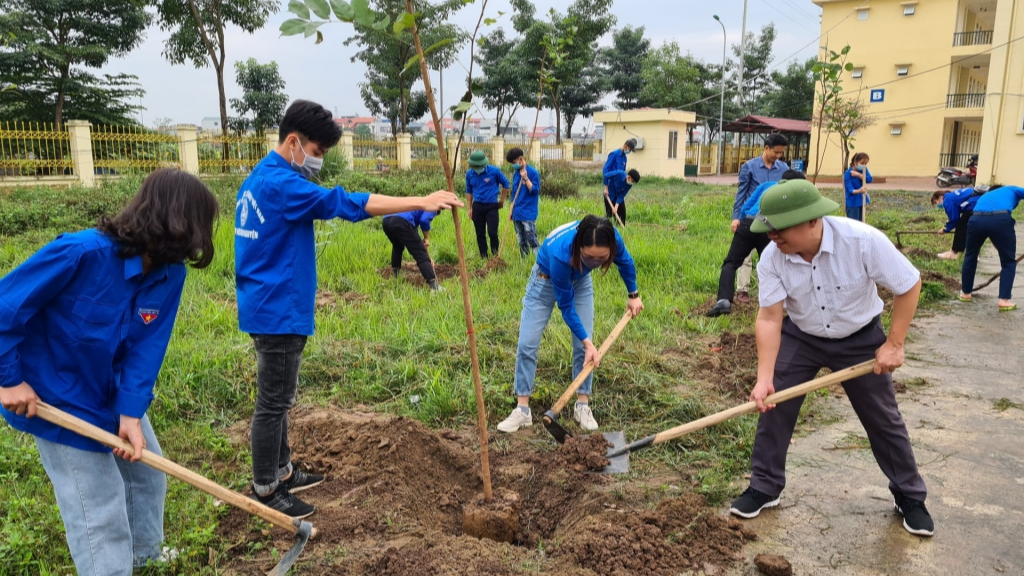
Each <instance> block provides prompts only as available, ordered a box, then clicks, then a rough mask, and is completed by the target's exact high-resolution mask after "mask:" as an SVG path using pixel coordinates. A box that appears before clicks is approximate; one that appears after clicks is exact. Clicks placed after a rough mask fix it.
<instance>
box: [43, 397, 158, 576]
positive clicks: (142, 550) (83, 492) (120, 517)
mask: <svg viewBox="0 0 1024 576" xmlns="http://www.w3.org/2000/svg"><path fill="white" fill-rule="evenodd" d="M142 433H143V435H144V436H145V438H146V449H147V450H149V451H150V452H152V453H154V454H158V455H161V454H162V452H161V451H160V444H159V442H157V439H156V435H155V434H153V427H152V426H151V425H150V423H149V418H148V417H143V419H142ZM35 440H36V447H37V448H38V449H39V456H40V458H41V459H42V461H43V468H44V469H46V475H47V476H49V477H50V482H51V483H53V492H54V494H55V495H56V497H57V507H58V508H59V509H60V517H61V519H62V520H63V521H64V532H65V535H66V537H67V541H68V547H69V548H70V549H71V558H72V559H73V560H74V561H75V569H76V570H77V571H78V574H79V576H131V573H132V568H133V567H135V566H145V565H146V562H147V561H148V560H155V559H157V558H159V557H160V548H161V547H160V544H161V542H163V539H164V496H165V495H166V493H167V477H166V476H164V473H163V472H160V471H158V470H156V469H154V468H150V467H149V466H147V465H145V464H143V463H142V462H134V463H133V462H128V461H127V460H123V459H121V458H118V457H116V456H114V455H113V454H111V453H109V452H90V451H88V450H80V449H78V448H72V447H70V446H65V445H64V444H57V443H54V442H50V441H48V440H43V439H42V438H39V437H36V439H35Z"/></svg>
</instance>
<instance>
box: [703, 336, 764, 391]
mask: <svg viewBox="0 0 1024 576" xmlns="http://www.w3.org/2000/svg"><path fill="white" fill-rule="evenodd" d="M697 369H698V371H699V372H700V373H701V377H702V379H703V380H706V381H707V382H710V383H713V384H715V385H716V386H718V389H719V391H720V392H722V393H724V394H726V395H728V396H730V397H732V398H736V399H739V400H746V399H748V398H749V397H750V391H751V390H753V389H754V384H757V340H756V338H755V337H754V335H753V334H751V333H740V334H734V333H732V332H723V333H722V335H721V336H720V337H719V339H718V340H717V341H716V342H713V343H712V344H711V346H710V347H709V349H708V354H707V355H706V356H705V357H704V359H703V360H701V362H700V363H699V364H698V365H697Z"/></svg>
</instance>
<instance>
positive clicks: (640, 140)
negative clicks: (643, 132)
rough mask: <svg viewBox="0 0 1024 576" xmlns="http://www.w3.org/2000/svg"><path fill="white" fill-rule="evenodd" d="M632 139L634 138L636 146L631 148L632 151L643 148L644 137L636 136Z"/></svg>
mask: <svg viewBox="0 0 1024 576" xmlns="http://www.w3.org/2000/svg"><path fill="white" fill-rule="evenodd" d="M634 140H636V148H633V150H634V151H636V150H643V149H644V139H643V138H640V137H639V136H638V137H636V138H634Z"/></svg>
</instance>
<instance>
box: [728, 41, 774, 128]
mask: <svg viewBox="0 0 1024 576" xmlns="http://www.w3.org/2000/svg"><path fill="white" fill-rule="evenodd" d="M777 35H778V34H777V32H776V30H775V24H772V23H770V22H769V23H768V24H766V25H765V26H763V27H762V28H761V34H760V35H755V34H754V33H753V32H747V42H746V44H747V45H746V53H745V54H744V56H743V87H742V90H740V92H739V104H740V109H741V114H742V115H744V116H745V115H747V114H763V113H764V110H763V108H762V107H763V105H764V96H765V95H766V94H768V93H769V92H771V90H772V86H773V81H772V76H771V74H769V73H768V67H769V66H770V65H771V63H772V60H774V46H775V38H776V37H777ZM732 52H733V56H735V57H736V59H737V60H738V59H739V57H740V46H739V45H738V44H733V45H732ZM732 64H733V66H734V67H735V66H737V65H738V64H737V63H736V62H733V63H732Z"/></svg>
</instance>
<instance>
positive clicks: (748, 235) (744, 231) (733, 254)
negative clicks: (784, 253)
mask: <svg viewBox="0 0 1024 576" xmlns="http://www.w3.org/2000/svg"><path fill="white" fill-rule="evenodd" d="M753 221H754V220H753V219H752V218H747V219H744V220H743V221H742V222H740V227H739V228H737V229H736V233H735V234H733V235H732V244H730V245H729V254H728V255H727V256H726V257H725V261H724V262H722V272H721V274H719V276H718V299H719V300H728V301H729V302H732V299H733V297H734V296H736V270H738V269H739V267H740V266H743V261H744V260H746V259H747V256H750V253H751V252H753V251H754V250H757V255H758V257H760V256H761V252H763V251H764V249H765V248H766V247H767V246H768V243H769V242H771V240H769V239H768V234H758V233H756V232H751V231H750V224H751V223H753Z"/></svg>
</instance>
